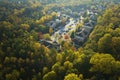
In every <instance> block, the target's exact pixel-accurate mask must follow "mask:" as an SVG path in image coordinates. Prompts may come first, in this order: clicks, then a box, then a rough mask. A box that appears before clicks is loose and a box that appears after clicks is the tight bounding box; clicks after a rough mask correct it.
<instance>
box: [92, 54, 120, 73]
mask: <svg viewBox="0 0 120 80" xmlns="http://www.w3.org/2000/svg"><path fill="white" fill-rule="evenodd" d="M90 64H92V67H91V68H90V71H91V72H97V73H102V74H117V73H116V70H117V69H119V68H120V61H115V59H114V58H113V57H112V56H111V55H110V54H99V53H96V54H95V55H93V56H92V57H91V59H90Z"/></svg>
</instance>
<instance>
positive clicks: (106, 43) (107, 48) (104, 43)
mask: <svg viewBox="0 0 120 80" xmlns="http://www.w3.org/2000/svg"><path fill="white" fill-rule="evenodd" d="M111 39H112V36H111V35H110V34H105V35H104V36H103V37H102V38H100V39H99V41H98V50H99V51H100V52H104V53H111V52H112V51H111Z"/></svg>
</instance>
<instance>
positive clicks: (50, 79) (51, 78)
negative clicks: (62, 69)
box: [43, 71, 57, 80]
mask: <svg viewBox="0 0 120 80" xmlns="http://www.w3.org/2000/svg"><path fill="white" fill-rule="evenodd" d="M56 77H57V75H56V73H55V72H54V71H51V72H48V73H47V74H45V75H44V76H43V80H56Z"/></svg>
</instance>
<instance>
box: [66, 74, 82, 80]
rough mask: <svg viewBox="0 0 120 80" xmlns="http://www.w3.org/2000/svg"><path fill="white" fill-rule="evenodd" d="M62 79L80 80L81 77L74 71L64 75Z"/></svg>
mask: <svg viewBox="0 0 120 80" xmlns="http://www.w3.org/2000/svg"><path fill="white" fill-rule="evenodd" d="M64 80H81V79H80V78H79V77H78V75H76V74H75V73H70V74H68V75H66V76H65V78H64Z"/></svg>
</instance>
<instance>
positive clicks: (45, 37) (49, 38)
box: [43, 34, 51, 40]
mask: <svg viewBox="0 0 120 80" xmlns="http://www.w3.org/2000/svg"><path fill="white" fill-rule="evenodd" d="M43 36H44V39H46V40H51V37H50V34H44V35H43Z"/></svg>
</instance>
